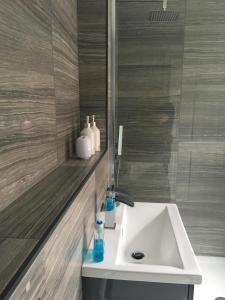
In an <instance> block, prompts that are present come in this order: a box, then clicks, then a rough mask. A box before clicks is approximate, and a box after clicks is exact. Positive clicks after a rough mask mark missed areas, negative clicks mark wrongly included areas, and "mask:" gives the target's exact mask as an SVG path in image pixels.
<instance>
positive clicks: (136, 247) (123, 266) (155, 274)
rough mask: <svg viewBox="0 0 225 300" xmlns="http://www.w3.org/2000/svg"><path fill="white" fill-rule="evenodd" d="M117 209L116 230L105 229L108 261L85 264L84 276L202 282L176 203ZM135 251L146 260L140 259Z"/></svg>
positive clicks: (183, 282) (139, 203)
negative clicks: (134, 254) (136, 256)
mask: <svg viewBox="0 0 225 300" xmlns="http://www.w3.org/2000/svg"><path fill="white" fill-rule="evenodd" d="M117 210H118V212H117V226H116V228H115V230H113V229H106V230H105V258H104V261H103V262H101V263H94V262H92V261H85V262H84V264H83V268H82V275H83V276H84V277H96V278H107V279H118V280H132V281H145V282H161V283H177V284H200V283H201V281H202V275H201V271H200V269H199V266H198V263H197V260H196V257H195V254H194V252H193V250H192V247H191V244H190V242H189V240H188V237H187V234H186V231H185V229H184V226H183V223H182V220H181V217H180V214H179V211H178V209H177V206H176V205H175V204H161V203H141V202H136V203H135V206H134V207H128V206H126V205H123V204H121V205H120V206H119V207H118V208H117ZM102 217H103V215H102ZM133 252H142V253H143V254H144V257H143V258H142V259H140V260H136V259H134V258H133V257H132V253H133Z"/></svg>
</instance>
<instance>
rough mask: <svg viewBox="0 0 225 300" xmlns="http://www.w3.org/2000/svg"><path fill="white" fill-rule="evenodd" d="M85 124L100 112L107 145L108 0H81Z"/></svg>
mask: <svg viewBox="0 0 225 300" xmlns="http://www.w3.org/2000/svg"><path fill="white" fill-rule="evenodd" d="M78 15H79V18H78V22H79V26H78V28H79V35H78V45H79V79H80V114H81V128H83V125H84V124H83V123H84V121H85V117H86V115H93V114H95V115H96V119H97V126H98V127H99V128H100V130H101V144H102V149H104V148H105V147H106V130H105V129H106V120H107V118H106V105H107V101H106V100H107V1H105V0H95V1H94V0H87V1H83V0H78Z"/></svg>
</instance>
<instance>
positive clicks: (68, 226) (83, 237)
mask: <svg viewBox="0 0 225 300" xmlns="http://www.w3.org/2000/svg"><path fill="white" fill-rule="evenodd" d="M94 221H95V176H94V175H93V176H92V177H91V178H90V179H89V181H88V182H87V184H86V185H85V187H84V188H83V189H82V191H81V193H80V194H79V195H78V197H77V198H76V200H75V201H74V203H73V205H72V206H71V207H70V209H69V211H68V212H67V213H66V215H65V216H64V218H63V220H62V221H61V222H60V223H59V225H58V226H57V229H56V230H55V232H54V233H53V234H52V235H51V237H50V239H49V240H48V242H47V244H46V245H45V247H44V249H43V251H44V257H45V269H46V291H47V294H46V299H76V298H74V296H75V295H76V294H77V293H79V290H78V289H79V288H80V281H81V277H80V271H81V263H82V251H83V247H84V248H85V247H87V246H88V245H89V242H90V239H91V236H92V233H93V228H94ZM59 236H60V238H59Z"/></svg>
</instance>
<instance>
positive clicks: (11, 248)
mask: <svg viewBox="0 0 225 300" xmlns="http://www.w3.org/2000/svg"><path fill="white" fill-rule="evenodd" d="M36 244H37V240H25V239H23V240H22V239H2V238H0V257H1V258H4V259H1V264H0V274H1V276H0V294H1V293H2V291H3V290H4V288H5V287H6V285H7V284H8V281H9V280H10V279H11V278H12V277H13V276H14V275H15V273H16V272H17V271H18V269H19V268H20V267H21V265H22V263H23V262H24V261H25V259H26V258H27V255H28V254H29V253H30V252H31V251H32V249H33V248H34V246H35V245H36Z"/></svg>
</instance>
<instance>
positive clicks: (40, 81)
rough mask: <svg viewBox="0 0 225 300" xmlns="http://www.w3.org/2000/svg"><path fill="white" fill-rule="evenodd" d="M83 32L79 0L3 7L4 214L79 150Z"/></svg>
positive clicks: (0, 199) (0, 182)
mask: <svg viewBox="0 0 225 300" xmlns="http://www.w3.org/2000/svg"><path fill="white" fill-rule="evenodd" d="M77 31H78V29H77V1H76V0H70V1H66V3H62V1H51V0H46V1H44V0H40V1H36V0H35V1H31V2H29V3H28V2H26V1H22V0H18V1H11V0H9V1H1V3H0V40H1V43H0V59H1V62H2V64H1V69H0V74H1V79H0V99H1V104H0V107H1V110H0V135H1V139H0V146H1V148H0V160H1V164H0V210H3V209H4V208H6V207H7V206H8V205H10V204H11V203H12V202H13V201H14V200H15V199H16V198H17V197H19V196H20V195H22V194H23V193H24V192H26V190H28V189H29V188H30V187H31V186H33V185H34V184H36V183H37V182H38V181H40V180H41V179H42V178H44V177H45V176H46V175H47V174H48V173H50V172H51V171H52V170H53V169H54V168H56V167H57V166H58V165H59V164H61V163H63V161H65V160H66V159H67V158H69V157H71V156H72V154H73V153H74V140H75V138H76V136H77V134H78V131H79V125H80V118H79V84H78V77H79V74H78V45H77V34H78V33H77ZM18 170H19V171H18Z"/></svg>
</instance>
